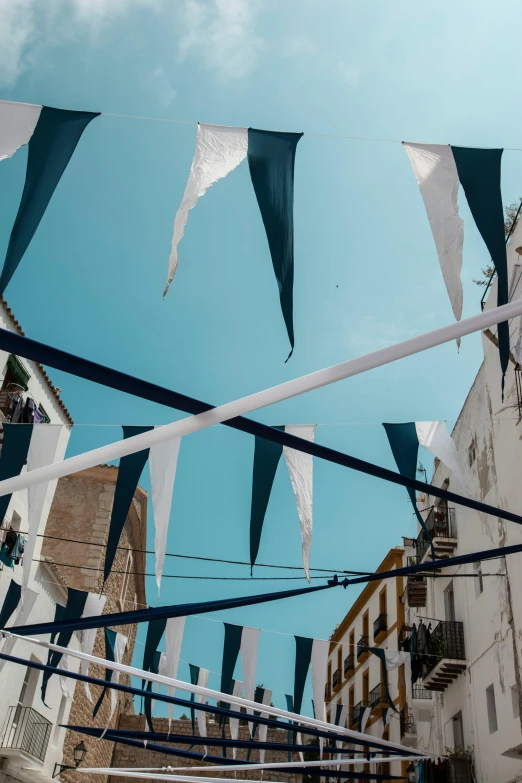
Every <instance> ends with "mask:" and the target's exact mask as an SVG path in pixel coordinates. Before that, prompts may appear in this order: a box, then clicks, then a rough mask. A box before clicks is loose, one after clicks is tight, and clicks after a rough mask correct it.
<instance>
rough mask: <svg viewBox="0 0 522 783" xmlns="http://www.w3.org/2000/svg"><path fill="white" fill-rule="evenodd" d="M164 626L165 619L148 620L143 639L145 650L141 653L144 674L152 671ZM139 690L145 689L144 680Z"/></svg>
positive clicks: (165, 623)
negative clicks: (145, 634)
mask: <svg viewBox="0 0 522 783" xmlns="http://www.w3.org/2000/svg"><path fill="white" fill-rule="evenodd" d="M166 626H167V619H166V618H160V619H157V620H149V622H148V625H147V636H146V637H145V649H144V651H143V671H144V672H149V671H152V670H153V669H152V667H153V666H154V661H155V658H156V654H157V652H158V646H159V643H160V642H161V639H162V637H163V634H164V632H165V628H166ZM158 660H159V659H158ZM158 665H159V664H158ZM156 673H157V672H156ZM149 682H150V681H149ZM141 688H142V690H144V689H145V680H142V681H141Z"/></svg>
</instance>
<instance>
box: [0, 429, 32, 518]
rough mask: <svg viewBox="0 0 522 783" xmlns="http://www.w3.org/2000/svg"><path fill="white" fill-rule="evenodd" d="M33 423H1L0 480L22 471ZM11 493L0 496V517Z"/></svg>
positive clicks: (5, 509) (2, 516) (3, 515)
mask: <svg viewBox="0 0 522 783" xmlns="http://www.w3.org/2000/svg"><path fill="white" fill-rule="evenodd" d="M33 426H34V425H33V424H2V430H3V435H4V438H3V441H2V450H1V452H0V481H4V479H8V478H13V476H18V475H19V474H20V473H21V472H22V468H23V467H24V465H25V463H26V461H27V454H28V452H29V444H30V443H31V435H32V434H33ZM10 500H11V495H2V497H0V519H3V518H4V517H5V515H6V513H7V508H8V506H9V502H10Z"/></svg>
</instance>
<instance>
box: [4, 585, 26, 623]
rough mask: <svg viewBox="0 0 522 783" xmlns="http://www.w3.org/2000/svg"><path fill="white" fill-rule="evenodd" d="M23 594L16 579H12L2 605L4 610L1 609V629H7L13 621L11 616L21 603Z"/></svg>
mask: <svg viewBox="0 0 522 783" xmlns="http://www.w3.org/2000/svg"><path fill="white" fill-rule="evenodd" d="M21 593H22V588H21V586H20V585H19V584H17V583H16V582H15V581H14V579H11V581H10V582H9V587H8V588H7V593H6V595H5V598H4V602H3V604H2V608H1V609H0V628H5V626H6V625H7V623H8V622H9V620H10V619H11V615H12V614H13V612H14V611H15V609H16V607H17V606H18V604H19V602H20V595H21Z"/></svg>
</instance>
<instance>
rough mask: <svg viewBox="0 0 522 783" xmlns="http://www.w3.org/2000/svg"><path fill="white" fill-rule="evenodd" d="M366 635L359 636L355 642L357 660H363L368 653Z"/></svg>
mask: <svg viewBox="0 0 522 783" xmlns="http://www.w3.org/2000/svg"><path fill="white" fill-rule="evenodd" d="M368 646H369V645H368V637H367V636H361V638H360V639H359V641H358V642H357V660H358V661H365V660H366V658H367V657H368V655H369V652H368Z"/></svg>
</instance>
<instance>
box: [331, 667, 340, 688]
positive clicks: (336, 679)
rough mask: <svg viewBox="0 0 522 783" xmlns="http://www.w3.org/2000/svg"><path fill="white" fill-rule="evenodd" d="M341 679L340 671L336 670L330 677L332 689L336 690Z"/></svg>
mask: <svg viewBox="0 0 522 783" xmlns="http://www.w3.org/2000/svg"><path fill="white" fill-rule="evenodd" d="M341 679H342V678H341V670H340V669H336V670H335V671H334V673H333V677H332V688H337V686H338V685H340V684H341Z"/></svg>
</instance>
